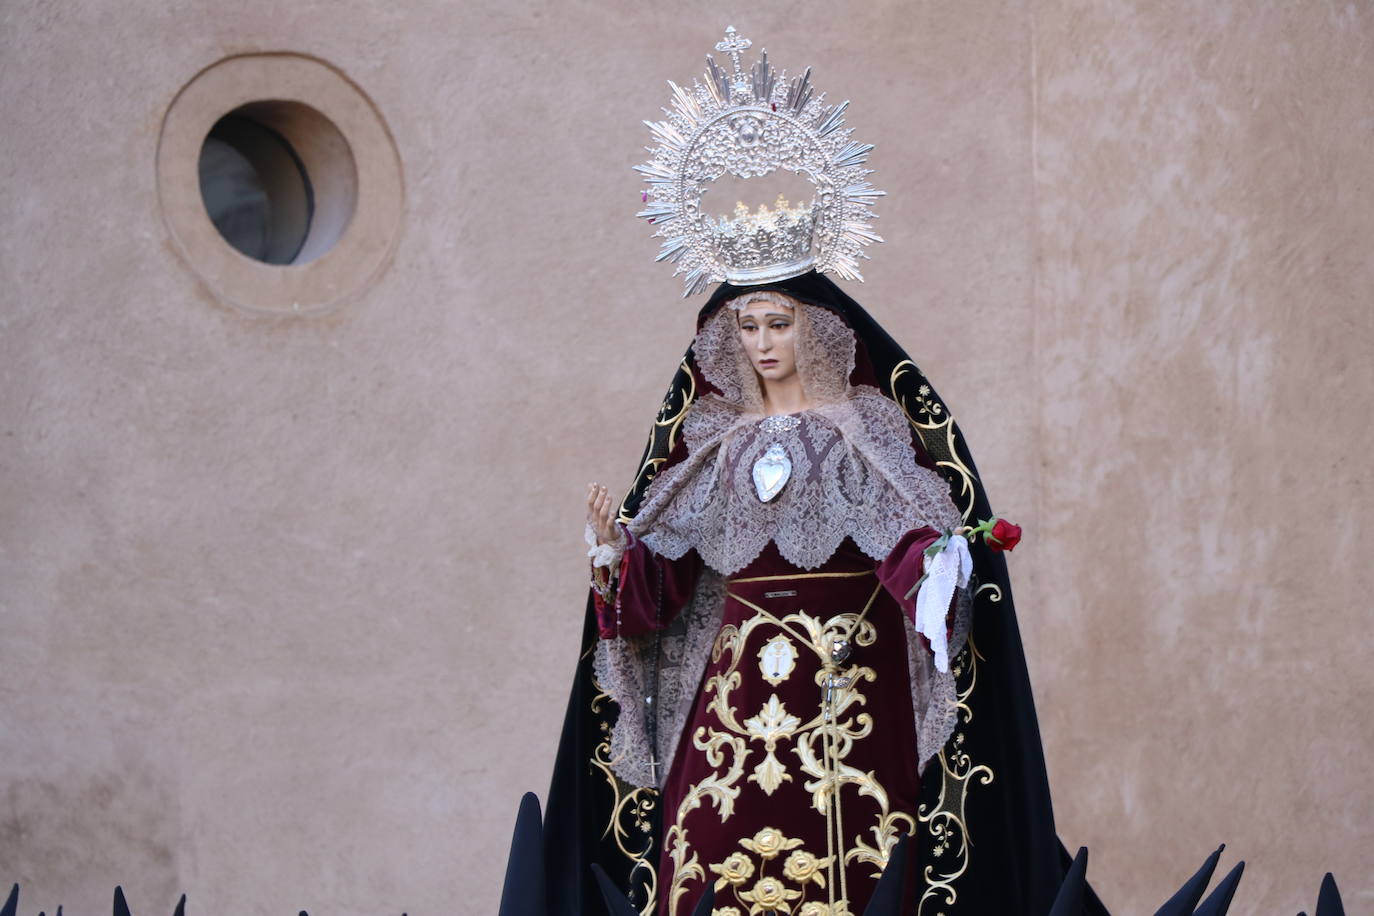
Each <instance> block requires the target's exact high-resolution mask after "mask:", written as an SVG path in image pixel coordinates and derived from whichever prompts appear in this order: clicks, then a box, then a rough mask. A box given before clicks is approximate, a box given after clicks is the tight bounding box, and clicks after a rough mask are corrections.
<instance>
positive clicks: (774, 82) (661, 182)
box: [635, 26, 883, 296]
mask: <svg viewBox="0 0 1374 916" xmlns="http://www.w3.org/2000/svg"><path fill="white" fill-rule="evenodd" d="M751 45H752V42H751V41H749V39H747V38H740V37H739V36H738V35H737V34H736V32H735V29H734V27H733V26H731V27H730V28H727V29H726V30H725V39H724V40H723V41H721V42H720V43H718V44H717V45H716V50H717V51H721V52H723V53H726V54H728V55H730V59H731V62H732V65H733V66H732V72H731V73H729V74H727V73H726V72H725V71H723V70H721V68H720V67H718V66H716V62H715V60H714V59H713V58H711V57H710V56H709V55H708V56H707V58H706V75H705V79H706V82H705V83H704V84H703V83H702V82H701V81H700V80H693V81H692V86H691V88H690V89H683V88H682V87H680V86H678V85H676V84H675V83H673V82H672V81H671V80H670V81H669V82H668V86H669V87H670V88H671V89H672V93H673V100H672V108H671V109H667V108H665V109H664V110H663V113H664V114H665V115H667V119H666V120H663V121H657V122H652V121H645V122H644V123H645V124H647V125H648V127H649V130H650V131H651V132H652V135H653V139H654V141H655V142H656V144H657V145H656V146H654V147H650V149H649V151H650V153H651V154H652V158H650V160H649V161H648V162H646V163H644V164H643V165H639V166H635V168H636V170H637V171H638V172H640V173H641V174H642V175H643V176H644V180H645V182H647V183H648V186H649V187H648V189H647V190H646V191H645V192H644V194H643V200H644V203H645V207H644V209H643V210H641V211H640V212H639V214H638V215H639V216H641V217H643V218H644V219H647V220H648V221H649V222H650V223H653V224H654V225H656V226H657V227H658V230H657V231H656V232H655V233H654V236H655V237H659V238H662V239H663V240H664V241H663V245H662V248H661V249H660V250H659V253H658V258H657V260H659V261H670V262H672V263H674V264H676V265H677V269H676V271H675V272H674V276H677V275H678V274H685V275H686V276H685V277H684V284H685V285H686V292H685V293H684V295H686V296H690V295H692V294H694V293H699V292H701V291H703V290H704V289H706V288H707V287H708V286H709V285H710V284H712V283H718V282H720V281H722V280H728V281H730V282H731V283H735V284H738V285H745V286H747V285H753V284H759V283H770V282H773V281H776V280H784V279H787V278H788V277H795V276H798V275H800V274H803V273H806V272H807V271H808V270H812V269H815V270H820V271H828V272H831V273H834V274H835V275H836V276H839V277H843V278H845V279H852V280H862V279H863V276H862V275H860V273H859V259H860V258H867V257H868V255H867V254H865V253H864V250H863V249H864V248H865V247H866V246H867V245H869V244H871V243H873V242H881V241H882V238H880V237H879V236H878V235H877V234H876V233H875V232H874V231H873V225H872V223H871V222H870V220H872V219H874V218H875V215H874V213H873V205H874V203H875V201H876V200H877V199H878V198H879V197H881V196H883V192H882V191H879V190H877V189H876V188H874V187H873V186H872V185H871V184H869V183H868V179H867V176H868V175H870V174H871V173H872V170H871V169H866V168H864V163H866V162H867V161H868V154H869V152H870V151H872V149H873V145H872V144H860V143H855V142H853V141H852V140H851V139H850V134H851V133H852V131H851V129H849V128H847V127H845V126H844V117H843V114H844V110H845V109H846V108H847V107H848V105H849V103H848V102H841V103H839V104H838V105H826V104H825V95H824V93H819V94H815V93H813V91H812V86H811V70H810V68H807V70H806V71H805V72H804V73H802V74H801V75H800V76H798V77H795V78H794V79H792V80H790V81H789V80H788V79H787V73H786V71H783V72H780V73H779V72H777V71H775V70H773V68H772V67H771V66H770V65H769V63H768V52H767V51H766V50H765V51H763V52H762V53H761V54H760V55H759V59H758V61H756V62H755V63H754V66H753V67H752V68H751V70H750V72H749V73H748V74H746V73H745V72H744V68H743V66H742V65H741V63H740V53H741V52H743V51H746V50H748V49H749V47H750V46H751ZM777 171H788V172H792V173H794V174H796V175H800V176H802V177H803V178H805V179H807V180H808V181H810V183H811V184H812V186H813V188H814V192H815V196H814V197H813V198H812V199H811V200H810V201H807V202H805V203H801V204H797V205H792V204H790V203H788V202H787V201H786V200H784V199H783V198H781V197H779V198H778V200H777V202H776V203H775V204H774V206H773V207H772V208H771V209H770V208H769V207H767V206H760V207H759V208H758V210H757V211H754V212H751V211H750V210H749V208H748V207H746V206H745V205H744V204H742V203H741V204H737V205H736V207H735V211H734V214H733V215H726V214H721V215H718V216H716V217H712V216H711V215H709V214H708V213H706V212H705V211H704V209H703V206H702V204H703V198H704V197H705V196H706V194H707V192H708V191H709V190H710V189H711V186H712V184H713V183H714V182H716V181H717V180H718V179H721V178H723V177H724V176H726V175H732V176H734V177H735V178H738V179H752V178H761V177H763V176H765V175H769V174H772V173H773V172H777Z"/></svg>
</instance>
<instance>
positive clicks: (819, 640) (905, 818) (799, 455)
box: [545, 29, 1101, 916]
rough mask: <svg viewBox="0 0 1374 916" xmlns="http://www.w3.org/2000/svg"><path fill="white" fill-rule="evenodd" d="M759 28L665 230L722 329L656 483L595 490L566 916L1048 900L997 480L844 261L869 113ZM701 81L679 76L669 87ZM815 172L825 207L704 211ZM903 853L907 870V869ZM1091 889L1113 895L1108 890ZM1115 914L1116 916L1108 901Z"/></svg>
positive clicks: (654, 451)
mask: <svg viewBox="0 0 1374 916" xmlns="http://www.w3.org/2000/svg"><path fill="white" fill-rule="evenodd" d="M748 47H749V42H748V41H747V40H745V39H743V38H741V37H739V36H738V35H737V34H736V33H735V32H734V30H733V29H731V30H729V31H728V32H727V34H726V37H725V39H724V41H722V42H721V43H720V44H718V45H717V50H718V51H721V52H724V53H725V54H726V55H728V56H729V58H730V65H728V66H727V67H720V66H718V65H717V64H716V63H715V61H714V60H713V59H712V58H709V57H708V58H707V60H708V65H707V72H706V74H705V80H704V82H702V81H697V82H696V83H695V84H694V85H693V86H692V87H690V88H679V87H677V86H672V91H673V96H674V98H673V108H672V109H671V110H670V111H668V112H667V114H668V118H667V120H665V121H663V122H660V123H657V124H651V125H650V127H651V129H652V130H653V133H654V136H655V139H656V140H657V142H658V146H657V148H656V149H655V150H654V155H653V158H652V159H651V160H650V162H649V163H647V164H646V165H644V166H641V167H640V171H641V172H642V173H643V175H644V177H645V179H646V181H647V183H648V187H647V190H646V191H645V193H644V197H645V203H646V206H645V208H644V210H643V211H642V213H641V214H640V215H641V216H644V217H645V218H647V219H649V220H651V221H652V222H654V223H655V224H656V225H658V227H659V228H658V233H657V234H658V235H659V236H661V237H662V238H663V239H664V242H663V248H662V254H661V257H660V259H661V260H670V261H673V262H675V263H676V264H677V265H678V272H679V273H681V274H685V277H686V286H687V292H688V294H692V293H694V292H699V291H703V290H704V289H706V288H707V287H708V286H709V285H710V284H711V283H713V282H714V283H718V284H719V285H718V286H717V287H716V288H715V290H714V292H713V293H712V294H711V296H710V297H709V299H708V301H707V303H706V305H705V306H704V307H703V308H702V309H701V310H700V313H699V315H698V319H697V331H696V336H695V338H694V339H693V342H692V346H691V348H690V349H689V350H688V351H687V354H686V356H685V357H684V359H683V360H682V363H681V364H680V366H679V367H678V370H677V374H676V376H675V377H674V379H673V382H672V384H671V386H670V387H669V390H668V393H667V395H666V397H665V398H664V401H663V407H662V409H661V410H660V412H659V414H658V416H657V418H656V419H655V420H654V423H653V426H652V431H651V434H650V438H649V443H648V445H647V447H646V450H645V453H644V456H643V459H642V460H641V463H640V467H639V471H638V474H637V477H636V479H635V482H634V484H633V486H632V487H631V489H630V491H629V494H628V495H627V496H626V497H625V498H624V499H623V500H620V501H617V500H615V499H613V498H612V497H611V496H610V493H609V491H608V490H607V488H605V487H601V486H598V485H593V487H592V488H591V491H590V493H589V495H588V529H587V536H588V541H589V546H590V548H591V549H590V552H589V553H590V557H591V566H592V569H591V571H592V587H591V591H590V595H589V598H588V603H587V618H586V619H587V622H586V626H585V630H584V639H583V642H584V645H583V651H582V654H581V663H580V665H579V669H578V675H577V680H576V683H575V685H574V688H573V693H572V698H571V701H570V704H569V707H568V712H567V718H566V722H565V726H564V731H563V736H562V742H561V745H560V749H559V757H558V763H557V768H556V772H555V775H554V781H553V786H552V789H551V792H550V796H549V801H548V806H547V807H548V813H547V821H546V827H545V846H546V850H545V857H546V861H547V862H548V864H549V880H550V903H551V906H552V910H553V911H554V912H561V913H584V912H585V913H594V912H600V911H601V910H600V904H599V903H598V902H597V897H598V895H597V892H596V891H595V889H594V885H593V884H592V882H591V876H590V873H589V871H588V866H589V865H590V864H591V863H597V864H599V865H600V866H601V867H602V868H603V869H604V870H605V871H606V873H607V874H608V875H609V876H611V878H612V880H613V881H615V882H617V883H618V884H619V885H620V887H622V888H623V889H624V891H625V892H626V893H627V895H629V897H630V898H631V899H632V900H633V901H634V904H635V905H636V906H637V907H639V908H640V910H641V912H643V913H646V914H647V913H658V914H660V916H683V914H689V913H692V912H693V909H694V908H695V907H696V906H697V903H698V901H699V900H700V898H701V897H702V895H703V893H704V892H705V890H706V888H707V887H708V886H709V887H713V888H714V891H715V900H714V912H716V913H725V914H744V913H749V914H758V913H789V914H796V916H801V914H806V916H821V914H829V916H838V914H841V913H846V914H848V913H853V914H858V913H862V912H864V909H865V907H866V906H867V905H868V903H869V901H870V898H872V897H873V895H874V891H875V887H876V886H877V884H878V881H879V880H880V879H881V878H882V876H883V875H884V874H885V873H887V872H888V870H889V865H890V864H891V863H893V862H897V861H904V862H905V866H904V871H903V872H901V873H900V874H896V875H895V877H894V876H893V875H889V879H888V881H887V882H885V886H887V887H892V886H893V885H894V882H895V884H896V886H897V887H898V888H899V891H898V895H899V896H900V898H901V901H902V902H901V904H900V912H902V913H926V914H932V916H933V914H936V913H943V914H956V913H978V914H988V913H997V914H1020V913H1025V914H1036V916H1039V914H1043V913H1045V912H1046V911H1047V910H1048V908H1049V906H1050V903H1051V902H1052V901H1053V899H1054V895H1055V893H1056V891H1057V890H1058V888H1059V885H1060V882H1061V880H1062V878H1063V876H1064V871H1065V868H1066V866H1067V856H1066V855H1065V854H1064V851H1063V847H1062V846H1061V845H1060V843H1059V842H1058V839H1057V838H1056V836H1055V831H1054V821H1053V815H1052V812H1051V807H1050V801H1049V791H1048V786H1047V783H1046V778H1045V769H1044V762H1043V759H1042V756H1041V750H1040V741H1039V734H1038V731H1037V728H1036V722H1035V712H1034V708H1033V705H1032V701H1031V693H1030V687H1029V683H1028V681H1027V677H1026V669H1025V661H1024V657H1023V655H1022V650H1021V641H1020V637H1019V634H1018V632H1017V627H1016V617H1015V610H1014V608H1013V605H1012V596H1011V590H1010V586H1009V584H1008V581H1007V574H1006V564H1005V562H1004V558H1003V557H1002V555H1001V554H1002V551H1004V550H1006V549H1008V548H1010V547H1011V546H1014V543H1015V542H1014V538H1015V537H1016V536H1018V535H1019V532H1018V531H1016V530H1015V529H1014V526H1008V525H1006V523H999V524H998V525H997V526H996V527H993V517H992V513H991V512H990V510H989V507H988V503H987V498H986V496H985V493H984V490H983V485H982V482H981V480H980V478H979V476H978V473H977V470H976V468H975V466H974V463H973V460H972V457H971V456H970V454H969V451H968V448H967V446H966V445H965V443H964V440H963V437H962V435H961V434H960V432H959V430H958V428H957V427H956V426H955V424H954V422H953V419H952V418H951V416H950V414H949V411H948V410H947V408H946V407H945V405H944V403H943V402H942V401H941V400H940V398H939V396H938V395H937V394H936V393H935V391H934V389H933V387H932V386H931V385H930V383H929V381H928V380H927V379H926V378H925V377H924V375H923V374H922V373H921V371H920V370H919V369H918V368H917V366H916V365H915V363H913V362H912V361H911V359H910V358H908V356H907V355H906V354H905V353H904V352H903V351H902V350H901V348H900V347H898V346H897V344H896V343H894V342H893V340H892V339H891V338H890V337H889V336H888V335H887V334H886V333H884V332H883V330H882V328H881V327H879V326H878V324H877V323H876V322H875V321H874V320H873V318H871V317H870V316H869V315H868V313H867V312H865V311H864V310H863V309H862V308H861V307H860V306H859V305H858V303H857V302H855V301H854V300H853V299H851V298H850V297H849V296H848V295H847V294H846V293H845V292H843V291H842V290H841V289H840V288H839V287H838V286H837V285H836V284H835V283H834V282H832V281H831V280H830V279H828V278H827V277H826V276H824V275H823V274H826V273H831V274H835V275H836V276H839V277H840V278H842V279H851V280H857V279H861V278H860V277H859V276H858V269H857V267H858V260H859V259H860V258H862V257H863V256H864V255H863V253H862V249H863V248H864V247H865V246H866V245H868V244H869V243H871V242H874V241H880V239H878V237H877V236H876V235H875V234H874V233H873V231H872V229H871V226H870V225H869V220H870V219H871V218H872V215H873V214H872V210H871V208H872V205H873V203H874V202H875V200H876V199H877V197H878V196H880V194H881V192H879V191H877V190H875V189H874V188H873V187H872V186H871V185H870V184H869V183H868V181H867V179H866V176H867V174H868V172H867V170H866V169H864V168H863V166H864V162H865V159H866V156H867V153H868V150H869V149H870V147H867V146H863V145H860V144H857V143H854V142H853V141H852V140H850V131H849V130H848V129H847V128H845V127H844V126H843V125H844V119H843V117H842V116H841V115H842V113H843V112H844V110H845V106H846V104H847V103H845V104H840V105H826V104H825V103H824V99H823V97H821V96H815V95H813V93H812V89H811V85H810V71H809V70H808V71H806V72H805V73H804V74H802V75H801V76H798V77H796V78H795V79H791V80H788V79H787V78H786V75H785V74H780V73H777V72H776V71H774V70H773V69H772V67H771V66H770V65H769V63H768V60H767V55H766V53H764V54H763V55H761V56H760V58H759V60H758V61H757V62H756V63H754V65H753V66H752V68H750V69H749V70H748V71H747V72H746V70H745V68H744V66H743V65H742V63H741V55H742V52H743V51H745V50H747V49H748ZM670 85H672V84H670ZM778 170H786V171H790V172H792V173H795V174H796V175H799V176H802V177H804V178H806V179H808V180H809V181H811V183H812V184H813V185H814V198H813V199H812V200H811V201H808V202H803V203H800V204H798V205H796V206H793V205H792V204H789V203H787V202H786V201H783V200H779V201H778V202H777V204H776V205H775V206H774V207H772V208H769V207H761V208H759V209H758V210H757V211H754V210H751V209H750V208H748V207H744V206H742V205H741V206H740V207H739V208H737V209H736V210H735V212H734V215H733V216H729V215H715V216H713V215H710V214H708V213H706V212H705V210H704V206H703V195H704V194H705V192H706V190H707V189H708V187H709V186H710V184H711V183H712V182H713V181H715V180H716V179H718V178H720V177H722V176H725V175H732V176H734V177H735V178H739V179H749V178H752V177H757V176H762V175H767V174H769V173H771V172H774V171H778ZM899 847H900V848H901V849H902V850H903V853H902V854H901V855H898V854H897V852H898V850H899ZM1089 896H1090V897H1091V895H1089ZM1089 905H1090V910H1089V911H1090V912H1101V910H1100V907H1098V905H1097V904H1096V901H1095V900H1091V901H1090V904H1089Z"/></svg>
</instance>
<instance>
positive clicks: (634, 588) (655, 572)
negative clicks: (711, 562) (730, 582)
mask: <svg viewBox="0 0 1374 916" xmlns="http://www.w3.org/2000/svg"><path fill="white" fill-rule="evenodd" d="M621 531H622V532H623V533H624V535H625V539H626V544H625V553H624V554H623V555H622V556H621V558H620V571H619V573H618V574H617V576H616V582H615V586H614V591H613V592H612V593H611V597H610V600H609V601H608V600H605V599H603V598H602V596H601V595H600V594H597V593H596V592H595V591H593V596H594V598H595V600H596V625H597V630H598V631H599V633H600V635H601V638H602V639H614V638H616V637H617V636H642V635H644V634H645V633H652V632H653V631H655V630H662V629H663V628H665V627H667V626H668V624H670V623H672V622H673V621H674V620H675V619H676V618H677V615H678V614H679V613H680V612H681V611H682V609H683V607H685V606H686V604H687V601H688V599H689V598H691V597H692V588H693V587H694V586H695V585H696V580H697V574H698V573H699V572H700V571H701V558H700V557H698V556H697V553H696V551H695V550H692V551H688V552H687V553H686V554H685V555H684V556H683V557H682V558H681V559H677V560H669V559H667V558H665V557H661V556H659V555H658V554H656V553H654V552H653V551H652V550H650V549H649V548H648V547H646V546H645V545H644V542H643V541H641V540H639V539H638V538H636V537H635V536H634V535H632V534H630V532H628V531H626V530H625V529H624V528H622V529H621Z"/></svg>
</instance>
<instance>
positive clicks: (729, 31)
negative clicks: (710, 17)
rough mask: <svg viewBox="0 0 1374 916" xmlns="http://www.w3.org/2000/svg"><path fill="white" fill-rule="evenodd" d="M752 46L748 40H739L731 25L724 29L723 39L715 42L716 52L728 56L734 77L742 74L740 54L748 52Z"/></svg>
mask: <svg viewBox="0 0 1374 916" xmlns="http://www.w3.org/2000/svg"><path fill="white" fill-rule="evenodd" d="M753 46H754V43H753V42H752V41H750V40H749V39H747V38H740V37H739V34H738V33H737V32H736V31H735V27H734V26H732V25H729V26H726V27H725V38H724V39H723V40H721V41H718V42H716V50H717V51H720V52H722V53H724V54H729V55H730V60H731V61H732V62H733V63H734V67H735V75H736V76H738V75H739V74H741V73H743V72H744V68H743V67H741V66H740V62H739V55H740V52H741V51H748V50H749V49H750V48H751V47H753Z"/></svg>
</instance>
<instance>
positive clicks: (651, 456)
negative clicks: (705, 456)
mask: <svg viewBox="0 0 1374 916" xmlns="http://www.w3.org/2000/svg"><path fill="white" fill-rule="evenodd" d="M696 397H697V380H696V376H695V375H693V374H692V367H691V365H690V364H689V363H688V362H687V360H685V359H684V360H683V361H682V363H681V365H679V366H678V370H677V375H676V376H674V378H673V384H672V386H671V387H670V388H669V389H668V394H667V396H666V397H664V399H663V403H662V405H660V406H659V408H658V415H657V416H656V417H654V425H653V428H652V429H651V430H650V431H649V444H648V446H647V447H645V449H644V457H643V459H641V462H640V467H639V473H637V474H636V475H635V482H634V486H632V487H631V488H630V491H629V493H627V494H626V495H625V499H624V501H623V502H621V504H620V513H619V515H618V516H617V521H619V522H620V523H621V524H623V525H628V524H629V523H630V521H631V520H632V519H633V518H634V512H633V511H632V501H633V505H634V506H637V505H638V503H637V500H638V499H639V498H640V497H642V496H643V494H644V491H645V490H646V489H648V486H649V483H650V481H652V480H653V479H654V475H656V474H657V473H658V469H659V467H661V466H662V465H663V463H664V462H665V461H667V460H668V456H669V455H671V454H672V452H673V449H674V448H676V447H677V440H678V435H679V434H680V433H681V431H682V421H683V420H684V419H685V418H686V416H687V411H688V410H689V409H690V408H691V406H692V402H693V401H695V400H696Z"/></svg>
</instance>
